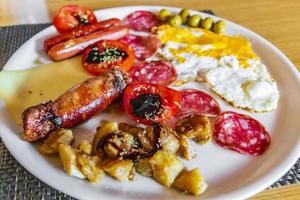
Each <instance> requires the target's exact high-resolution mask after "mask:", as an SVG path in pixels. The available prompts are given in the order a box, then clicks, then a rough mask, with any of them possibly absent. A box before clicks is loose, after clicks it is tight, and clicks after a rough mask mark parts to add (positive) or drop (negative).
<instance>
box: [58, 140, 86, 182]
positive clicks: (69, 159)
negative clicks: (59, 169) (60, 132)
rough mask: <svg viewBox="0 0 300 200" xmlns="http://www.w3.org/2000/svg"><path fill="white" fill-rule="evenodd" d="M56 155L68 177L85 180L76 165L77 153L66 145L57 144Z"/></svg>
mask: <svg viewBox="0 0 300 200" xmlns="http://www.w3.org/2000/svg"><path fill="white" fill-rule="evenodd" d="M58 153H59V157H60V160H61V162H62V164H63V167H64V170H65V171H66V172H67V174H68V175H70V176H75V177H78V178H85V175H84V174H83V173H82V172H81V171H80V169H79V167H78V165H77V159H76V158H77V152H76V149H74V148H72V147H71V146H70V145H68V144H59V145H58Z"/></svg>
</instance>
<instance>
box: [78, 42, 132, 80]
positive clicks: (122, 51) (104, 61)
mask: <svg viewBox="0 0 300 200" xmlns="http://www.w3.org/2000/svg"><path fill="white" fill-rule="evenodd" d="M133 62H134V52H133V50H132V48H131V47H130V46H128V45H126V44H124V43H122V42H120V41H116V40H103V41H100V42H98V43H96V44H93V45H91V46H89V47H87V48H86V49H85V50H84V52H83V55H82V64H83V68H84V69H85V70H86V71H87V72H89V73H90V74H93V75H95V76H98V75H99V74H101V73H103V72H105V71H107V70H108V69H111V68H113V67H116V66H118V67H120V68H121V69H123V70H124V71H129V70H130V68H131V67H132V65H133Z"/></svg>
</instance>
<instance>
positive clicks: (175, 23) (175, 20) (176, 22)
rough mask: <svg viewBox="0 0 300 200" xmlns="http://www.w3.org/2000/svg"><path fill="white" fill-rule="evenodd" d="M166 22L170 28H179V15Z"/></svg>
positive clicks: (180, 21)
mask: <svg viewBox="0 0 300 200" xmlns="http://www.w3.org/2000/svg"><path fill="white" fill-rule="evenodd" d="M168 22H169V24H170V25H172V26H180V25H181V24H182V19H181V17H180V15H174V16H171V17H170V18H169V20H168Z"/></svg>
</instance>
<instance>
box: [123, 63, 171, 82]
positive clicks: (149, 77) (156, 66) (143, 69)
mask: <svg viewBox="0 0 300 200" xmlns="http://www.w3.org/2000/svg"><path fill="white" fill-rule="evenodd" d="M129 74H130V76H131V78H132V79H133V81H134V82H138V83H151V84H157V85H164V86H168V85H170V84H171V83H173V82H174V81H175V80H176V77H177V75H176V70H175V69H174V67H173V66H172V64H171V63H169V62H167V61H151V62H143V63H139V64H137V65H135V66H133V67H132V68H131V70H130V72H129Z"/></svg>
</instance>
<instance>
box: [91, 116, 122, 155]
mask: <svg viewBox="0 0 300 200" xmlns="http://www.w3.org/2000/svg"><path fill="white" fill-rule="evenodd" d="M115 131H118V123H117V122H104V123H103V125H101V126H99V127H97V132H96V134H95V136H94V139H93V142H92V152H93V154H97V155H98V156H100V157H101V158H103V157H104V156H105V155H104V152H103V149H102V148H99V146H101V143H102V140H103V139H105V136H107V135H109V134H111V133H114V132H115Z"/></svg>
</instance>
